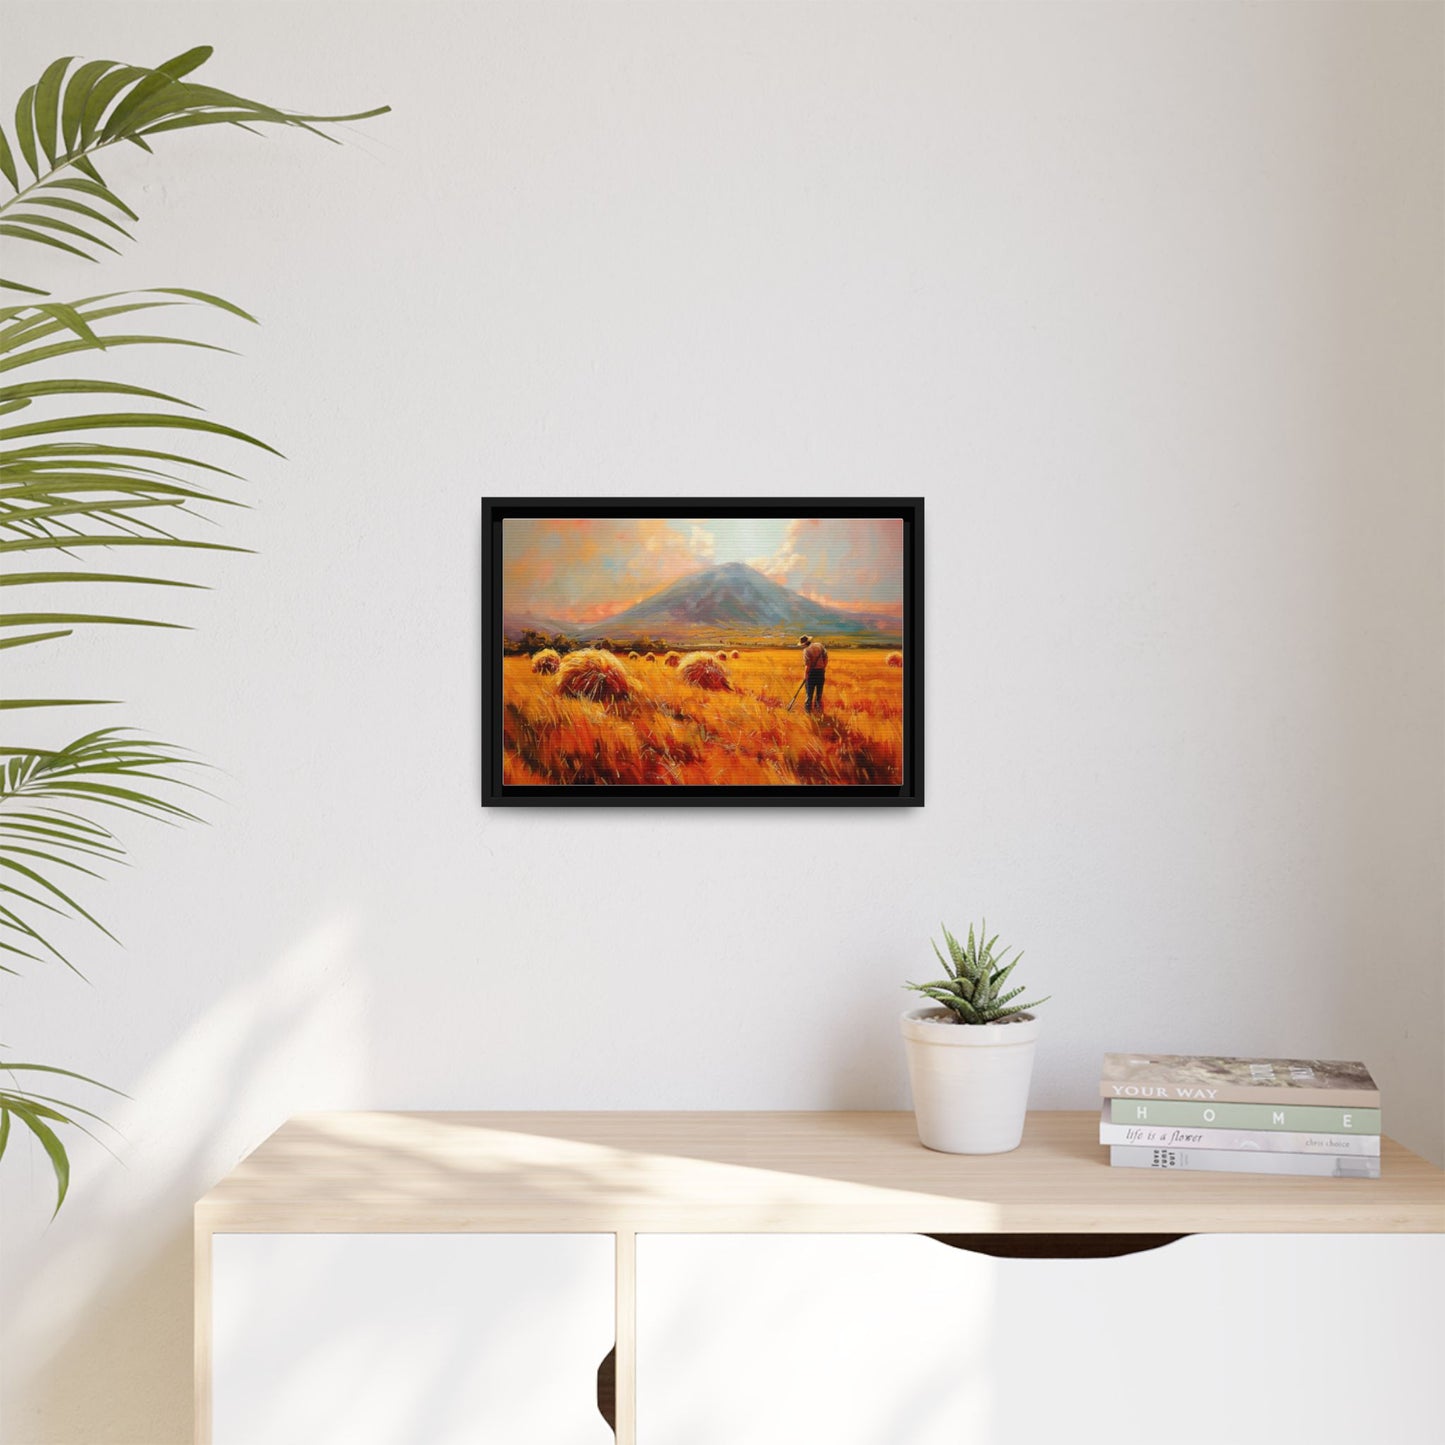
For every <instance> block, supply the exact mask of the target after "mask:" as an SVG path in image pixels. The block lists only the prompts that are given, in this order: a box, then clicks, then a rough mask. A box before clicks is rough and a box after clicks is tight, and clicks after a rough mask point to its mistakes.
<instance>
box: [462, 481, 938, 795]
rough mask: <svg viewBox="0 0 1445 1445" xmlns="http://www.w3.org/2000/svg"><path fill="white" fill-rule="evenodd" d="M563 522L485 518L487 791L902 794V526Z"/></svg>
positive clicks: (708, 520)
mask: <svg viewBox="0 0 1445 1445" xmlns="http://www.w3.org/2000/svg"><path fill="white" fill-rule="evenodd" d="M499 510H504V509H501V508H499ZM576 513H577V514H572V515H569V514H568V512H567V509H565V508H562V509H560V510H558V509H556V508H549V509H548V510H547V512H546V514H544V515H506V514H504V515H501V516H498V517H495V518H494V519H493V520H492V522H491V528H492V529H493V537H494V552H493V556H494V561H495V564H496V566H495V573H494V584H495V585H496V591H497V594H498V595H496V596H495V597H494V602H495V605H494V606H493V607H492V609H491V611H490V615H489V618H488V627H489V630H490V631H491V633H492V636H491V638H490V641H491V644H492V646H493V648H494V649H495V653H496V656H495V657H494V659H493V666H494V667H495V668H496V670H497V673H498V674H499V676H497V683H498V686H497V689H496V703H497V708H498V714H499V716H498V718H497V724H498V726H497V727H496V728H495V729H494V733H493V736H494V741H495V745H496V747H497V750H498V752H499V757H498V758H496V759H494V760H492V761H493V762H494V763H495V764H497V765H499V766H498V773H499V783H500V790H501V791H502V792H503V793H506V792H514V793H515V792H518V791H525V793H526V794H527V795H528V796H535V795H536V794H537V793H539V792H541V791H543V790H550V789H566V790H585V791H589V792H591V793H593V794H596V793H597V792H599V791H604V790H613V791H614V792H617V793H619V794H622V793H626V792H629V791H642V792H646V793H648V794H649V795H655V794H657V793H658V792H666V793H672V792H674V791H676V793H677V794H679V795H683V794H686V795H687V796H690V797H691V796H696V795H697V794H698V793H700V792H710V791H713V790H718V791H724V792H746V793H747V794H748V795H749V796H754V795H757V794H759V793H764V792H768V791H771V790H781V791H786V792H788V793H790V794H792V795H796V794H798V793H800V792H801V793H806V792H813V791H820V790H821V791H823V792H828V791H834V792H838V791H845V792H849V793H856V792H858V791H860V790H865V791H866V792H867V793H868V794H869V795H870V796H881V797H888V796H890V795H891V796H898V795H900V794H901V792H902V790H903V788H904V782H905V774H906V772H907V771H908V761H909V760H908V757H907V754H908V750H909V742H910V736H909V729H908V727H907V726H906V722H911V721H913V719H911V718H909V717H908V713H909V707H910V703H909V687H908V683H909V669H910V665H911V664H912V663H913V662H914V660H915V659H913V658H912V657H911V656H910V655H909V650H908V649H907V648H905V642H906V641H910V640H911V638H910V624H912V623H913V622H914V621H915V619H914V618H912V617H910V616H908V615H907V612H908V604H909V601H910V599H909V597H908V590H909V589H908V585H907V584H908V582H909V581H910V580H911V578H910V577H909V574H910V573H911V571H912V570H913V569H912V567H911V566H910V565H908V562H909V559H908V557H907V553H906V548H907V546H908V544H909V541H910V538H909V537H908V536H906V534H907V533H909V532H910V530H911V527H910V524H912V525H916V519H915V518H913V517H912V516H904V515H900V514H899V510H898V509H895V514H894V515H866V514H865V515H824V516H802V515H796V516H780V515H762V516H758V515H752V516H748V515H738V514H737V513H736V512H735V511H734V512H733V514H731V515H716V516H705V515H666V516H655V517H644V516H619V515H597V514H595V513H593V514H591V515H589V514H588V512H587V511H583V510H582V509H581V508H580V507H579V508H578V509H576ZM915 635H916V633H915Z"/></svg>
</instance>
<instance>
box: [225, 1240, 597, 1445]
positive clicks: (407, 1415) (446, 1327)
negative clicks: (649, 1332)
mask: <svg viewBox="0 0 1445 1445" xmlns="http://www.w3.org/2000/svg"><path fill="white" fill-rule="evenodd" d="M613 1259H614V1250H613V1237H612V1236H611V1235H610V1234H607V1235H580V1234H218V1235H216V1236H215V1238H214V1240H213V1244H212V1300H213V1305H212V1325H213V1330H212V1350H213V1354H212V1362H213V1364H212V1389H213V1411H212V1420H213V1430H214V1445H491V1442H497V1445H510V1442H519V1445H520V1442H525V1441H534V1440H535V1441H539V1442H541V1441H545V1442H548V1445H611V1441H612V1439H613V1436H612V1431H611V1430H610V1429H609V1428H608V1427H607V1425H606V1423H605V1422H604V1421H603V1419H602V1417H601V1416H600V1415H599V1414H598V1413H597V1367H598V1365H599V1364H600V1363H601V1362H602V1359H603V1357H604V1356H605V1355H606V1354H607V1352H608V1351H609V1350H610V1349H611V1348H612V1343H613V1333H614V1314H613V1297H614V1296H613V1279H614V1273H613V1269H614V1266H613Z"/></svg>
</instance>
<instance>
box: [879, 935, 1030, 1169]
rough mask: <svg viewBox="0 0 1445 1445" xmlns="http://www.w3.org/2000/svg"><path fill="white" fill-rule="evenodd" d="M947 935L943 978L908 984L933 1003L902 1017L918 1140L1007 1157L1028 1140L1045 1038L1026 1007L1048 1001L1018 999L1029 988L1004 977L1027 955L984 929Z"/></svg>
mask: <svg viewBox="0 0 1445 1445" xmlns="http://www.w3.org/2000/svg"><path fill="white" fill-rule="evenodd" d="M943 938H944V942H945V943H947V945H948V957H946V958H945V957H944V955H943V953H942V952H941V951H940V950H939V947H938V945H937V944H936V943H935V944H934V945H933V951H934V953H936V954H938V961H939V962H940V963H941V964H942V965H943V967H944V971H945V973H946V974H947V977H945V978H940V979H936V980H935V981H934V982H932V983H910V984H907V985H906V987H908V988H911V989H913V990H914V991H915V992H917V993H921V994H924V995H926V996H927V997H928V998H931V999H933V1000H934V1003H935V1005H936V1007H932V1008H927V1007H925V1008H916V1009H910V1010H909V1011H908V1012H907V1013H905V1014H904V1015H903V1040H904V1047H905V1048H906V1049H907V1052H908V1077H909V1080H910V1082H911V1083H912V1085H913V1112H914V1116H915V1117H916V1119H917V1121H918V1137H919V1140H920V1141H921V1142H922V1143H923V1144H925V1145H927V1146H928V1148H930V1149H940V1150H942V1151H943V1152H944V1153H947V1154H1002V1153H1004V1152H1005V1151H1006V1150H1009V1149H1017V1148H1018V1143H1019V1140H1020V1139H1021V1138H1022V1137H1023V1131H1024V1115H1025V1113H1026V1112H1027V1111H1028V1103H1029V1079H1030V1077H1031V1075H1032V1073H1033V1067H1034V1043H1035V1040H1037V1038H1038V1036H1039V1021H1038V1019H1036V1018H1035V1017H1034V1015H1033V1014H1032V1013H1030V1012H1029V1010H1030V1009H1035V1008H1037V1007H1038V1006H1039V1004H1041V1003H1047V1002H1048V999H1046V998H1043V999H1038V1000H1037V1001H1036V1002H1034V1003H1015V1002H1014V1000H1015V999H1016V998H1018V996H1019V995H1020V994H1021V993H1023V989H1022V988H1011V989H1008V990H1007V991H1005V989H1004V984H1005V983H1006V982H1007V981H1008V977H1009V975H1010V974H1011V973H1012V972H1013V971H1014V968H1015V967H1016V966H1017V964H1018V961H1019V959H1020V958H1022V957H1023V955H1022V954H1021V953H1016V954H1015V955H1014V957H1013V958H1012V959H1008V958H1006V957H1005V956H1004V955H1002V954H998V953H995V951H994V950H995V946H996V945H997V943H998V935H997V934H995V935H994V936H993V937H992V938H989V937H988V931H987V928H986V926H984V925H980V927H979V931H978V934H977V935H975V934H974V931H973V926H972V924H970V925H969V930H968V942H967V944H963V943H960V942H959V941H958V940H957V939H956V938H955V937H954V936H953V935H952V934H951V933H950V932H949V931H948V929H946V928H945V929H944V930H943Z"/></svg>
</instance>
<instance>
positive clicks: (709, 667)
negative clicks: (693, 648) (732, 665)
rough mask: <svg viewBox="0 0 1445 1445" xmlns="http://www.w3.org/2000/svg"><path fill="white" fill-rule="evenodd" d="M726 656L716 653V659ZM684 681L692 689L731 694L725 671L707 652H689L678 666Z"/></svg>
mask: <svg viewBox="0 0 1445 1445" xmlns="http://www.w3.org/2000/svg"><path fill="white" fill-rule="evenodd" d="M724 656H726V654H725V653H721V652H720V653H718V657H724ZM678 670H679V671H680V672H681V674H682V677H683V679H684V681H686V682H690V683H692V685H693V686H694V687H701V688H705V689H706V690H707V691H708V692H731V691H732V688H731V686H730V684H729V683H728V675H727V673H726V671H725V670H724V669H723V668H721V667H719V666H718V663H717V659H716V658H714V657H713V656H712V654H711V653H707V652H689V653H688V655H687V656H686V657H684V658H683V660H682V662H681V663H680V664H679V665H678Z"/></svg>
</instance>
